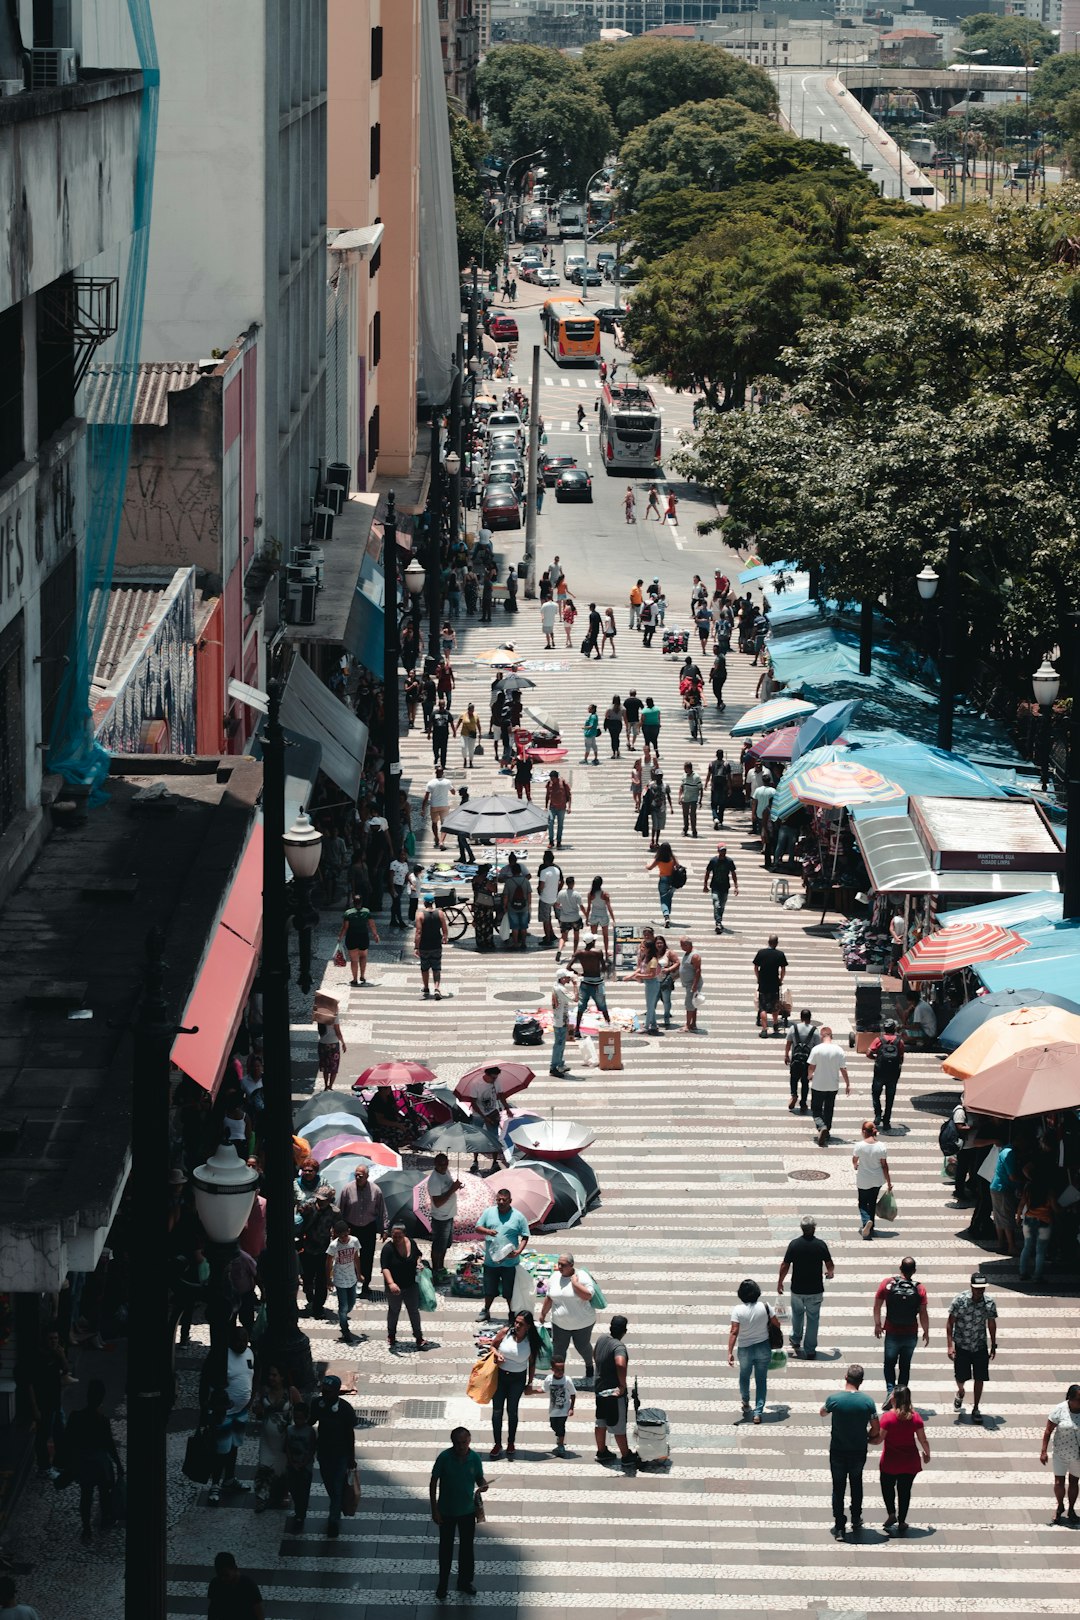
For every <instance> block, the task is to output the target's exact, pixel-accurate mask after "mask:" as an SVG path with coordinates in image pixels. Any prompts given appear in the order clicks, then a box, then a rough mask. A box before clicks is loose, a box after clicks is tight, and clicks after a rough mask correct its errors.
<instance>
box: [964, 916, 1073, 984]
mask: <svg viewBox="0 0 1080 1620" xmlns="http://www.w3.org/2000/svg"><path fill="white" fill-rule="evenodd" d="M1027 937H1029V936H1028V935H1027V934H1025V938H1027ZM1030 937H1031V938H1032V939H1033V941H1035V943H1032V944H1031V945H1029V946H1028V948H1027V950H1026V951H1017V953H1016V955H1015V956H1010V957H1007V958H1006V959H1005V961H1004V962H980V963H978V964H977V965H976V966H975V968H974V969H973V970H972V971H973V972H974V973H975V974H977V976H978V978H979V980H980V981H981V982H982V983H983V984H984V985H985V986H986V988H987V989H988V990H1008V989H1010V988H1011V987H1012V986H1013V985H1023V986H1024V988H1025V989H1028V988H1030V989H1034V990H1046V991H1049V992H1050V994H1052V995H1055V996H1067V997H1071V998H1072V999H1073V1000H1075V999H1076V995H1077V986H1078V985H1080V918H1075V917H1074V918H1073V919H1072V920H1071V921H1069V922H1060V923H1056V924H1051V925H1049V926H1047V927H1046V928H1039V929H1034V930H1032V931H1031V935H1030Z"/></svg>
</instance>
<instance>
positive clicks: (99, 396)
mask: <svg viewBox="0 0 1080 1620" xmlns="http://www.w3.org/2000/svg"><path fill="white" fill-rule="evenodd" d="M222 363H223V364H224V362H222ZM212 374H213V373H212V372H210V371H208V368H207V366H206V365H205V363H202V364H200V362H199V361H197V360H146V361H143V363H142V364H141V365H140V366H139V376H138V381H137V383H136V385H135V406H134V409H133V411H132V413H131V421H132V426H133V427H168V425H169V395H170V394H176V393H179V392H180V391H181V390H182V389H185V388H190V387H192V385H193V384H194V383H197V382H198V380H199V378H200V377H204V376H207V375H212ZM118 376H119V372H118V370H117V368H116V367H115V366H112V365H102V366H91V367H90V370H89V371H88V372H87V376H86V407H85V409H86V418H87V421H89V422H94V421H96V420H98V419H99V417H101V416H102V414H103V412H104V410H105V407H106V396H107V394H108V392H109V389H110V388H111V386H112V385H113V383H114V381H115V380H116V378H117V377H118Z"/></svg>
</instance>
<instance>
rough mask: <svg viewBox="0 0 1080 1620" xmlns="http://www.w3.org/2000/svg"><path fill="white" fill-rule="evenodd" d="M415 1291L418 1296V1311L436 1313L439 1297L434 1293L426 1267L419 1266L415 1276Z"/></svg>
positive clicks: (429, 1273) (432, 1283)
mask: <svg viewBox="0 0 1080 1620" xmlns="http://www.w3.org/2000/svg"><path fill="white" fill-rule="evenodd" d="M416 1289H417V1293H418V1294H419V1295H420V1309H421V1310H422V1311H437V1310H438V1308H439V1296H438V1294H437V1293H436V1292H435V1284H434V1282H433V1281H432V1277H431V1272H430V1271H429V1270H428V1268H427V1266H421V1267H420V1270H419V1271H418V1272H417V1274H416Z"/></svg>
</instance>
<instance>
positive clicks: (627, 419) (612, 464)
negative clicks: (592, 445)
mask: <svg viewBox="0 0 1080 1620" xmlns="http://www.w3.org/2000/svg"><path fill="white" fill-rule="evenodd" d="M600 454H601V455H602V456H603V458H604V468H605V470H606V471H607V472H609V473H615V472H621V471H625V470H627V469H633V468H637V469H638V470H639V471H640V472H655V471H656V469H657V467H659V465H660V462H661V459H662V457H661V449H660V412H659V411H658V410H657V408H656V401H655V400H654V399H653V397H652V394H651V393H650V392H649V390H648V389H647V388H644V387H642V385H641V384H640V383H605V384H604V387H603V391H602V392H601V395H600Z"/></svg>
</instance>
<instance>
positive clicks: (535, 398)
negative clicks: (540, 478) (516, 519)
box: [525, 343, 540, 597]
mask: <svg viewBox="0 0 1080 1620" xmlns="http://www.w3.org/2000/svg"><path fill="white" fill-rule="evenodd" d="M539 449H540V345H539V343H537V344H534V346H533V359H532V398H531V400H530V402H529V475H528V480H527V482H526V485H525V501H526V508H525V595H526V596H529V597H532V596H535V595H536V461H537V454H538V452H539Z"/></svg>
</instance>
